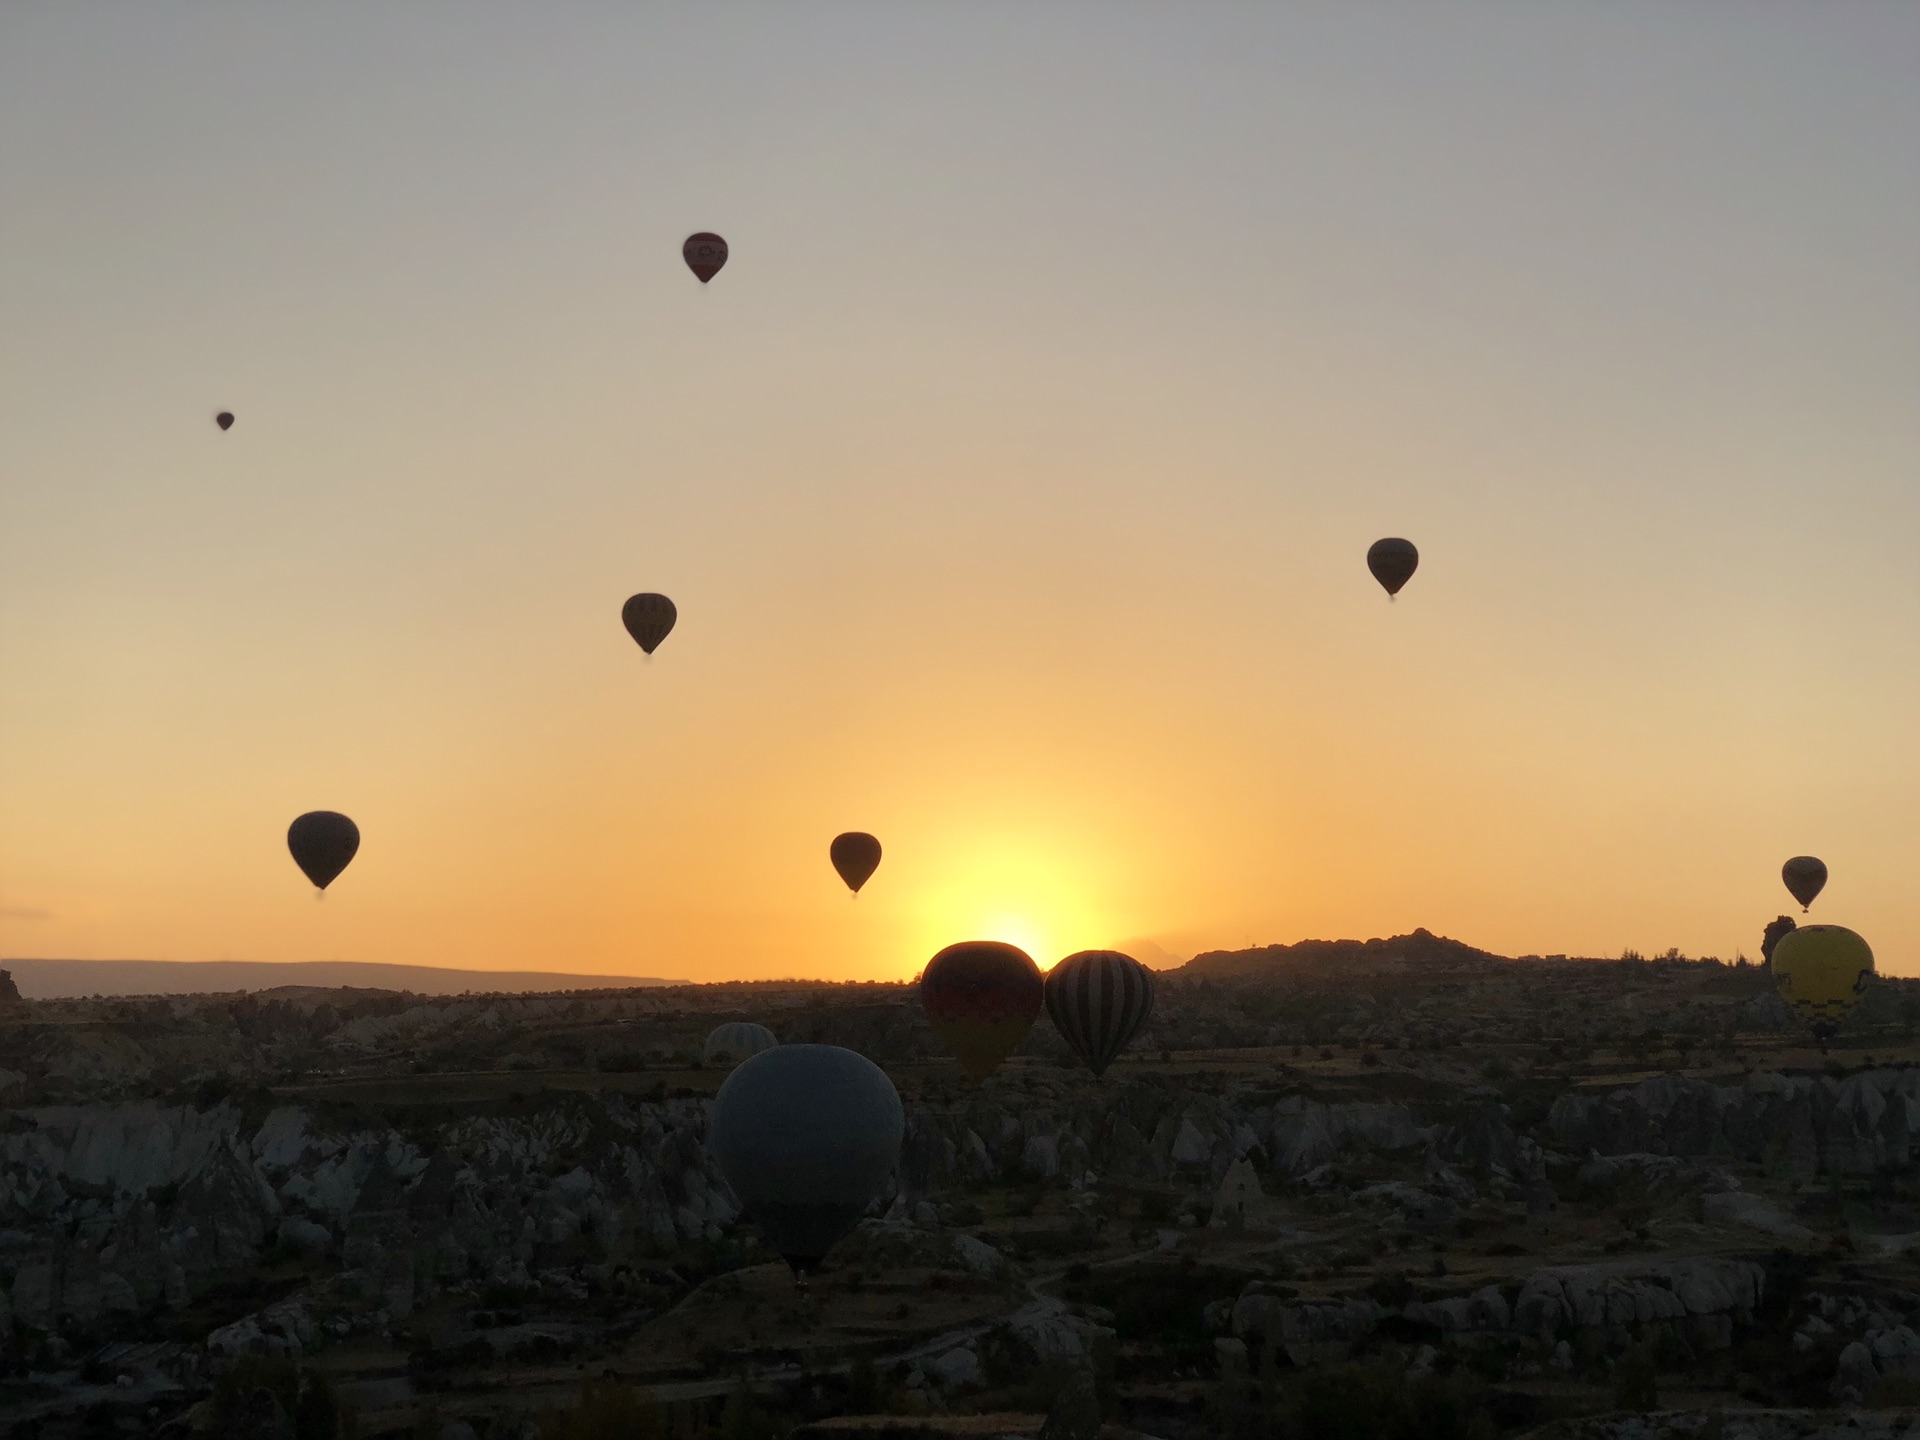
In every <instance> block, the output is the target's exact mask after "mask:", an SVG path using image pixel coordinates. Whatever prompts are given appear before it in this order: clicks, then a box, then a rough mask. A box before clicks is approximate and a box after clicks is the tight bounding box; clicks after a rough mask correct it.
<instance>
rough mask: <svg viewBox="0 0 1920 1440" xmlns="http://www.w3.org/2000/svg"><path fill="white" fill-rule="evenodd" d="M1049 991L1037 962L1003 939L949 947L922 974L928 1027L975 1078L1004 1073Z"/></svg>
mask: <svg viewBox="0 0 1920 1440" xmlns="http://www.w3.org/2000/svg"><path fill="white" fill-rule="evenodd" d="M1045 993H1046V981H1045V980H1043V979H1042V978H1041V976H1040V967H1039V966H1038V965H1035V964H1034V963H1033V958H1032V957H1031V956H1029V955H1028V954H1027V952H1026V951H1024V950H1022V949H1020V948H1019V947H1017V946H1014V945H1003V944H1001V943H1000V942H999V941H998V940H963V941H962V942H961V943H960V944H958V945H949V946H947V948H946V949H944V950H942V951H941V952H940V953H939V954H938V955H936V956H934V957H933V959H931V960H929V961H928V962H927V968H926V969H925V970H924V971H922V972H921V975H920V1007H921V1008H922V1009H923V1010H925V1011H926V1012H927V1023H928V1024H930V1025H931V1026H933V1032H934V1034H936V1035H938V1036H939V1037H940V1039H941V1041H942V1042H943V1043H944V1044H945V1045H946V1047H947V1049H948V1050H949V1051H950V1052H951V1053H952V1055H953V1057H954V1059H956V1060H958V1061H959V1062H960V1064H961V1067H962V1068H963V1069H964V1070H965V1071H966V1072H967V1074H968V1075H969V1076H970V1077H971V1078H973V1079H975V1080H984V1079H986V1078H987V1076H989V1075H991V1074H992V1073H993V1072H994V1071H995V1070H997V1069H999V1068H1000V1062H1001V1061H1002V1060H1004V1059H1006V1058H1007V1056H1008V1055H1010V1054H1012V1053H1013V1047H1014V1046H1016V1045H1018V1044H1019V1043H1020V1042H1021V1041H1022V1040H1024V1039H1025V1038H1026V1035H1027V1031H1029V1030H1031V1029H1032V1028H1033V1020H1034V1017H1035V1016H1036V1015H1038V1014H1039V1013H1040V1004H1041V1001H1042V999H1043V998H1044V996H1045Z"/></svg>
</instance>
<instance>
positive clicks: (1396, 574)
mask: <svg viewBox="0 0 1920 1440" xmlns="http://www.w3.org/2000/svg"><path fill="white" fill-rule="evenodd" d="M1419 566H1420V552H1419V551H1418V550H1416V549H1415V548H1414V545H1413V542H1412V541H1411V540H1395V539H1387V540H1376V541H1374V542H1373V544H1372V545H1371V546H1369V547H1368V549H1367V569H1369V570H1371V571H1372V572H1373V578H1374V579H1376V580H1378V581H1379V582H1380V587H1381V588H1382V589H1383V590H1385V591H1386V592H1387V598H1388V599H1392V598H1393V597H1394V596H1395V595H1398V594H1399V593H1400V587H1401V586H1403V585H1405V584H1406V583H1407V581H1409V580H1411V579H1412V578H1413V572H1414V571H1415V570H1417V569H1418V568H1419Z"/></svg>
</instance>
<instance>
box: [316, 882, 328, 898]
mask: <svg viewBox="0 0 1920 1440" xmlns="http://www.w3.org/2000/svg"><path fill="white" fill-rule="evenodd" d="M313 898H314V899H315V900H324V899H326V898H327V892H326V891H325V890H323V889H321V888H320V887H319V886H318V885H316V886H314V887H313Z"/></svg>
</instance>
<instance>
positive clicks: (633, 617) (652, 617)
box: [620, 595, 680, 655]
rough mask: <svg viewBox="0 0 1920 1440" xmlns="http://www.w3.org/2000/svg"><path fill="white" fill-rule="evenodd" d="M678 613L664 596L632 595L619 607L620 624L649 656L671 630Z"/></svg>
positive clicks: (678, 615)
mask: <svg viewBox="0 0 1920 1440" xmlns="http://www.w3.org/2000/svg"><path fill="white" fill-rule="evenodd" d="M679 618H680V612H679V611H678V610H675V609H674V608H673V601H671V600H669V599H668V598H667V597H666V596H664V595H634V596H630V597H629V598H628V600H627V603H626V604H624V605H622V606H621V607H620V622H621V623H622V624H623V625H625V626H626V627H627V633H628V634H629V635H631V636H633V639H634V643H635V644H636V645H638V646H639V647H640V648H641V649H642V650H644V651H646V652H647V654H649V655H651V654H653V652H654V651H655V650H656V649H657V648H659V645H660V642H661V641H662V640H664V639H666V638H667V636H668V634H669V633H670V632H671V631H672V630H673V622H674V621H676V620H678V619H679Z"/></svg>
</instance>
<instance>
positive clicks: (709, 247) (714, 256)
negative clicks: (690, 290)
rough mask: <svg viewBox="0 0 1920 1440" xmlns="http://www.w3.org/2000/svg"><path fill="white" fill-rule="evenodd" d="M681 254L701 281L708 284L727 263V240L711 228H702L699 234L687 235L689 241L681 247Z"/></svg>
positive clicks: (688, 266)
mask: <svg viewBox="0 0 1920 1440" xmlns="http://www.w3.org/2000/svg"><path fill="white" fill-rule="evenodd" d="M680 254H681V256H682V257H683V258H684V259H685V260H686V262H687V268H688V269H689V270H691V271H693V273H694V274H696V275H698V276H699V277H700V283H701V284H702V285H704V284H706V283H707V282H708V281H709V280H711V279H712V278H713V277H714V276H716V275H718V274H719V273H720V267H721V266H722V265H724V264H726V263H727V242H726V241H724V240H722V239H721V238H720V237H719V236H718V235H715V234H714V233H713V232H712V231H710V230H702V231H701V232H700V233H699V234H697V235H689V236H687V243H686V244H684V245H682V246H681V247H680Z"/></svg>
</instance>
